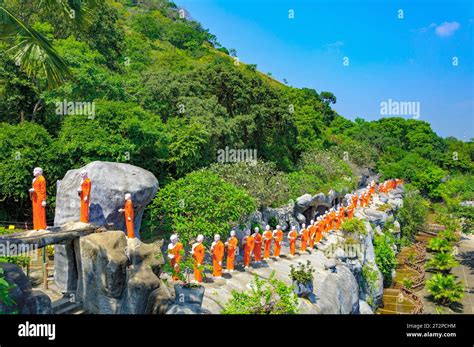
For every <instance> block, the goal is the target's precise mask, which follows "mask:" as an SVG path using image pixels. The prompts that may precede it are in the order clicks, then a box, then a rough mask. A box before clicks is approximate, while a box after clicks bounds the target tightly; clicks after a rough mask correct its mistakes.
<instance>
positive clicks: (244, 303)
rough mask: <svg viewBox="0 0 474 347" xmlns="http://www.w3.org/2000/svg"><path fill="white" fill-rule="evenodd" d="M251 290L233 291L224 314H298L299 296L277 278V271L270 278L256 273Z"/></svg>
mask: <svg viewBox="0 0 474 347" xmlns="http://www.w3.org/2000/svg"><path fill="white" fill-rule="evenodd" d="M250 287H251V289H250V291H242V292H239V291H236V290H233V291H232V298H231V299H230V300H229V301H228V302H227V303H226V305H225V307H224V310H223V311H222V313H223V314H297V313H298V297H297V296H296V294H295V293H294V292H293V287H292V286H288V285H286V284H285V283H284V282H282V281H280V280H277V279H276V278H275V271H273V272H272V274H271V276H270V278H269V279H268V280H265V279H261V278H259V277H258V276H257V275H255V278H254V280H253V281H252V282H251V283H250Z"/></svg>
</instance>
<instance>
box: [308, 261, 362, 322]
mask: <svg viewBox="0 0 474 347" xmlns="http://www.w3.org/2000/svg"><path fill="white" fill-rule="evenodd" d="M316 286H317V288H316V291H315V294H316V297H317V298H318V299H317V301H316V305H317V306H318V308H317V310H318V311H319V312H321V313H322V314H340V313H342V314H356V313H359V285H358V283H357V281H356V279H355V277H354V276H353V275H352V273H351V271H350V270H349V269H348V268H347V266H344V265H338V266H337V267H336V271H335V272H331V273H329V274H328V275H327V276H326V278H325V279H324V280H323V281H322V283H317V284H316Z"/></svg>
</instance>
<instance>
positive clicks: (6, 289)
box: [0, 261, 15, 314]
mask: <svg viewBox="0 0 474 347" xmlns="http://www.w3.org/2000/svg"><path fill="white" fill-rule="evenodd" d="M0 263H1V261H0ZM14 287H15V286H14V285H10V283H8V282H7V281H6V279H5V278H4V274H3V269H0V304H2V305H5V306H13V305H14V304H15V301H14V300H13V299H12V298H11V296H10V291H11V290H12V289H13V288H14ZM1 313H2V312H1V311H0V314H1Z"/></svg>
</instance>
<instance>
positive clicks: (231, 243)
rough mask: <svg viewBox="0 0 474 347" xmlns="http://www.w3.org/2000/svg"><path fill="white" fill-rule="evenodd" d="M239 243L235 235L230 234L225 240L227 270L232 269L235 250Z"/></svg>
mask: <svg viewBox="0 0 474 347" xmlns="http://www.w3.org/2000/svg"><path fill="white" fill-rule="evenodd" d="M238 245H239V240H237V238H236V237H235V236H232V237H231V238H229V240H228V241H227V264H226V267H227V270H234V261H235V251H236V249H237V247H238Z"/></svg>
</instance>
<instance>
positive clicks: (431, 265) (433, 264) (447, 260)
mask: <svg viewBox="0 0 474 347" xmlns="http://www.w3.org/2000/svg"><path fill="white" fill-rule="evenodd" d="M458 265H459V263H458V262H457V261H456V259H455V258H454V256H453V255H452V254H451V253H446V252H439V253H436V254H435V255H434V256H433V257H432V258H431V259H430V260H428V262H427V263H426V268H427V269H433V270H435V271H440V272H449V271H450V270H451V269H452V268H453V267H455V266H458Z"/></svg>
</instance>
